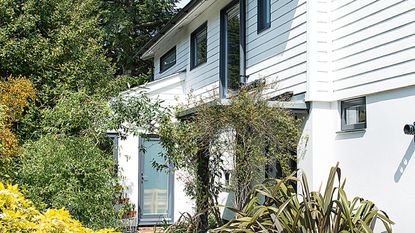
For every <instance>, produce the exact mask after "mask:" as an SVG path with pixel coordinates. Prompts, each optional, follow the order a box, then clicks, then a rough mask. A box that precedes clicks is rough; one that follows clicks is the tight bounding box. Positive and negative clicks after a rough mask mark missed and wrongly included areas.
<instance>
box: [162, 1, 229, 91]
mask: <svg viewBox="0 0 415 233" xmlns="http://www.w3.org/2000/svg"><path fill="white" fill-rule="evenodd" d="M229 2H230V0H227V1H209V3H206V4H207V5H208V7H207V9H205V10H203V11H201V13H200V14H199V15H198V16H197V17H196V18H194V19H193V20H192V21H191V22H190V23H189V24H188V25H186V26H184V27H183V28H182V29H180V30H179V32H177V33H176V34H175V35H174V36H173V37H172V38H171V39H169V40H168V41H169V42H168V43H164V44H163V45H162V46H160V48H159V49H158V50H157V51H156V52H155V55H154V78H155V79H160V78H164V77H166V76H168V75H170V74H173V73H176V72H179V71H182V70H186V80H185V93H186V95H188V94H191V95H193V97H195V98H197V97H200V96H210V95H213V94H218V88H219V85H218V81H219V50H220V43H219V37H220V10H221V9H222V8H224V7H225V6H226V5H227V4H228V3H229ZM205 22H207V50H208V53H207V62H206V63H204V64H201V65H200V66H198V67H195V68H193V69H192V70H190V35H191V33H192V32H193V31H194V30H196V29H197V28H198V27H199V26H201V25H202V24H203V23H205ZM166 44H168V46H167V45H166ZM174 46H176V64H175V65H174V66H173V67H171V68H169V69H168V70H167V71H165V72H163V73H160V72H159V70H160V57H161V56H163V55H164V54H165V53H166V52H167V51H169V50H170V49H171V48H173V47H174Z"/></svg>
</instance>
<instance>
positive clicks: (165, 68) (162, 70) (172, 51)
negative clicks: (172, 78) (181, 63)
mask: <svg viewBox="0 0 415 233" xmlns="http://www.w3.org/2000/svg"><path fill="white" fill-rule="evenodd" d="M172 53H174V63H172V64H171V65H169V66H167V67H163V60H164V59H166V57H169V56H170V55H171V54H172ZM176 61H177V54H176V46H174V47H173V48H171V49H170V50H169V51H167V52H166V53H165V54H163V56H161V57H160V74H161V73H163V72H164V71H166V70H168V69H170V68H171V67H173V66H174V65H176Z"/></svg>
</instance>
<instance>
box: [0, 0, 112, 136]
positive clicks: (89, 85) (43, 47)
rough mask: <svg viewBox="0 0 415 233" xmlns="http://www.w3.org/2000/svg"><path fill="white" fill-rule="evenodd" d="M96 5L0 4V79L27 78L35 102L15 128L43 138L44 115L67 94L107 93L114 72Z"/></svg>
mask: <svg viewBox="0 0 415 233" xmlns="http://www.w3.org/2000/svg"><path fill="white" fill-rule="evenodd" d="M100 6H101V3H100V2H99V1H97V0H75V1H72V0H50V1H37V0H27V1H14V0H0V77H3V78H2V80H4V79H5V78H6V77H9V76H10V75H13V76H24V77H26V78H28V79H29V80H31V81H32V83H33V86H34V88H35V89H36V91H37V98H36V99H35V101H34V102H33V103H31V104H30V105H29V109H27V110H26V114H25V116H24V118H23V119H21V121H20V122H19V124H18V125H17V126H16V129H17V131H16V133H17V134H18V136H19V137H20V139H21V140H23V141H24V140H27V139H29V138H35V137H39V136H40V134H39V131H40V129H39V125H40V124H39V123H40V122H39V121H40V119H41V114H40V111H41V110H42V109H45V108H52V107H53V106H55V104H56V102H57V100H58V99H59V98H60V95H61V94H62V93H64V92H67V91H72V92H77V91H79V90H84V91H85V92H86V93H87V94H90V95H92V94H94V93H99V92H105V91H103V90H105V89H106V88H107V85H108V83H109V81H110V80H111V79H113V77H114V67H113V65H112V64H111V62H110V60H109V59H108V58H107V57H106V56H105V50H104V49H103V47H102V44H103V35H104V33H103V30H102V28H101V27H99V26H98V23H99V19H100Z"/></svg>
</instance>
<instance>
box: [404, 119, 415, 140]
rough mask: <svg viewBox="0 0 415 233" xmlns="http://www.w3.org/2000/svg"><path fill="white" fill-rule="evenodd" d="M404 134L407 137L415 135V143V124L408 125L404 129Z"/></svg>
mask: <svg viewBox="0 0 415 233" xmlns="http://www.w3.org/2000/svg"><path fill="white" fill-rule="evenodd" d="M403 132H404V133H405V134H407V135H414V142H415V122H414V123H413V124H406V125H405V126H404V127H403Z"/></svg>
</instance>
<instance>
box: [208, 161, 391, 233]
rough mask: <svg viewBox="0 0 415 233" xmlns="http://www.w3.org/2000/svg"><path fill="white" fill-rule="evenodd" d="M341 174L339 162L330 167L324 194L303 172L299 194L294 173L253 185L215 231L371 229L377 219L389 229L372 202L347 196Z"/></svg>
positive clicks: (369, 232)
mask: <svg viewBox="0 0 415 233" xmlns="http://www.w3.org/2000/svg"><path fill="white" fill-rule="evenodd" d="M340 174H341V171H340V168H339V167H338V165H337V166H336V167H333V168H332V169H331V171H330V174H329V178H328V181H327V183H326V189H325V192H324V193H323V194H322V193H320V192H310V189H309V187H308V182H307V179H306V177H305V174H302V175H301V176H302V179H301V184H300V187H301V194H298V193H297V192H296V189H295V188H294V187H293V183H294V184H295V183H296V182H297V178H296V177H295V174H293V175H291V176H288V177H286V178H284V179H282V180H279V179H269V180H266V181H265V182H264V183H263V184H260V185H258V186H257V187H256V189H255V191H254V192H253V194H252V195H251V196H250V200H249V202H248V203H247V204H246V205H245V206H244V208H243V209H242V211H239V210H236V209H233V208H232V210H233V211H235V212H236V213H237V216H238V217H237V218H236V219H235V220H232V221H230V222H229V223H227V224H225V225H224V226H222V227H220V228H218V229H216V230H215V231H214V232H246V233H248V232H252V233H253V232H282V233H299V232H304V233H306V232H307V233H314V232H315V233H317V232H327V233H337V232H350V233H353V232H356V233H357V232H366V233H372V232H373V229H372V228H371V227H372V224H373V223H374V221H375V220H376V219H377V220H380V221H378V223H379V222H380V223H382V224H383V225H384V227H385V230H386V231H387V232H389V233H390V232H392V228H391V225H392V224H393V222H392V221H391V220H390V219H389V218H388V216H387V215H386V213H384V212H383V211H380V210H378V209H377V208H376V206H375V204H374V203H373V202H371V201H368V200H365V199H363V198H360V197H355V198H353V200H349V199H348V197H347V195H346V192H345V189H344V187H345V181H341V177H340ZM336 183H337V185H336ZM264 199H265V201H264Z"/></svg>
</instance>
